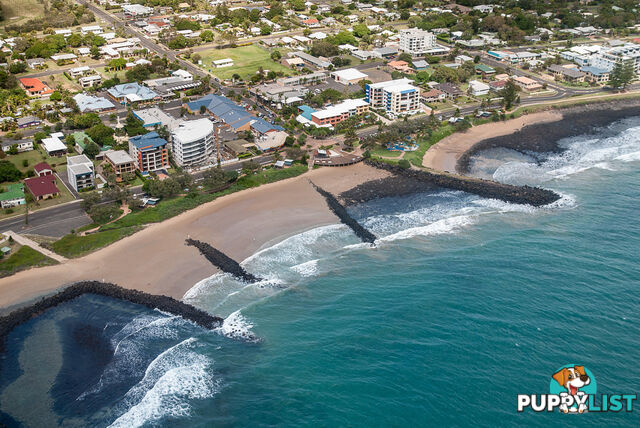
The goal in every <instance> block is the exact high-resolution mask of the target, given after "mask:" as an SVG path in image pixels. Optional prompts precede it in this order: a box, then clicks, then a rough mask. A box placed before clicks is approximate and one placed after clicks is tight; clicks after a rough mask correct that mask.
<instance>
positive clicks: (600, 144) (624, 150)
mask: <svg viewBox="0 0 640 428" xmlns="http://www.w3.org/2000/svg"><path fill="white" fill-rule="evenodd" d="M616 126H619V125H616ZM561 145H562V146H564V148H565V151H564V152H562V153H559V154H552V155H550V156H549V157H548V158H547V159H545V160H544V161H543V162H542V163H541V164H539V165H537V164H535V163H532V162H527V161H511V162H506V163H504V164H502V165H500V166H499V167H498V168H497V169H496V170H495V172H494V173H493V178H494V179H495V180H497V181H500V182H503V183H509V184H517V185H522V184H529V185H540V184H542V183H545V182H547V181H550V180H554V179H556V180H557V179H560V180H563V179H567V178H568V177H570V176H572V175H575V174H580V173H583V172H585V171H589V170H592V169H602V170H608V171H615V170H617V169H618V168H619V167H620V166H621V164H624V163H628V162H637V161H640V151H639V149H640V127H638V126H633V127H630V128H627V129H625V130H623V131H621V132H619V133H617V134H616V135H614V136H603V137H594V138H588V139H585V137H584V136H579V137H573V138H568V139H566V140H565V141H564V142H562V143H561Z"/></svg>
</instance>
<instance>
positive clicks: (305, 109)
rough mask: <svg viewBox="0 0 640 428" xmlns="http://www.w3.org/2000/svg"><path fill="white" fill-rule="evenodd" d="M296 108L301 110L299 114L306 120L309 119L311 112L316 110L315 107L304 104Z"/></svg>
mask: <svg viewBox="0 0 640 428" xmlns="http://www.w3.org/2000/svg"><path fill="white" fill-rule="evenodd" d="M298 109H299V110H300V111H301V113H300V116H302V117H304V118H305V119H307V120H311V113H315V112H316V109H314V108H313V107H311V106H308V105H306V104H305V105H302V106H300V107H298Z"/></svg>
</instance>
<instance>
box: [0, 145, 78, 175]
mask: <svg viewBox="0 0 640 428" xmlns="http://www.w3.org/2000/svg"><path fill="white" fill-rule="evenodd" d="M5 159H6V160H8V161H10V162H11V163H13V164H14V165H15V166H16V168H18V169H19V170H20V172H27V171H28V170H29V169H32V168H33V166H34V165H35V164H37V163H40V162H46V163H48V164H49V165H51V166H52V167H53V168H56V167H57V166H59V165H62V164H65V163H66V159H65V157H64V156H62V157H50V156H48V155H47V154H46V153H45V152H44V151H42V149H38V150H31V151H28V152H23V153H18V154H17V155H7V157H6V158H5ZM25 160H26V161H27V162H28V164H27V166H24V164H23V162H24V161H25Z"/></svg>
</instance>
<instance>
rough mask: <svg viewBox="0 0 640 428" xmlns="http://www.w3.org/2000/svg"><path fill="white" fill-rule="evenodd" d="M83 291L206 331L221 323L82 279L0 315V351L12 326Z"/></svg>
mask: <svg viewBox="0 0 640 428" xmlns="http://www.w3.org/2000/svg"><path fill="white" fill-rule="evenodd" d="M87 293H92V294H98V295H100V296H106V297H112V298H115V299H120V300H124V301H127V302H131V303H136V304H138V305H142V306H146V307H148V308H151V309H159V310H161V311H164V312H168V313H171V314H174V315H178V316H181V317H182V318H184V319H186V320H189V321H191V322H193V323H195V324H197V325H199V326H201V327H204V328H206V329H209V330H211V329H214V328H217V327H220V326H222V323H223V321H224V320H223V319H222V318H220V317H216V316H213V315H210V314H208V313H207V312H205V311H203V310H200V309H198V308H196V307H194V306H191V305H189V304H187V303H183V302H181V301H179V300H176V299H173V298H171V297H168V296H159V295H154V294H149V293H145V292H143V291H138V290H132V289H128V288H122V287H119V286H117V285H115V284H109V283H104V282H99V281H82V282H77V283H75V284H72V285H70V286H68V287H66V288H65V289H64V290H62V291H60V292H58V293H56V294H54V295H52V296H49V297H45V298H42V299H41V300H39V301H37V302H35V303H33V304H30V305H28V306H25V307H23V308H20V309H17V310H15V311H13V312H11V313H9V314H8V315H6V316H3V317H0V353H1V352H4V351H5V341H6V338H7V336H8V334H9V333H11V331H12V330H13V329H14V328H15V327H17V326H18V325H20V324H22V323H23V322H26V321H29V320H30V319H32V318H34V317H36V316H38V315H40V314H42V313H44V312H45V311H47V310H48V309H51V308H53V307H56V306H58V305H60V304H61V303H64V302H68V301H70V300H73V299H75V298H76V297H79V296H81V295H83V294H87Z"/></svg>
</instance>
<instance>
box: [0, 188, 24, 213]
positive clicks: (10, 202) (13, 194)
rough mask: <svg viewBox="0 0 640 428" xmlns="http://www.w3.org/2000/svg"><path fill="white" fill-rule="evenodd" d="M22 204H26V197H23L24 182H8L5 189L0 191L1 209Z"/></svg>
mask: <svg viewBox="0 0 640 428" xmlns="http://www.w3.org/2000/svg"><path fill="white" fill-rule="evenodd" d="M24 204H26V199H25V197H24V184H22V183H12V184H9V185H8V186H7V189H6V190H5V191H4V192H2V193H0V207H2V208H3V209H5V208H11V207H17V206H19V205H24Z"/></svg>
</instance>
